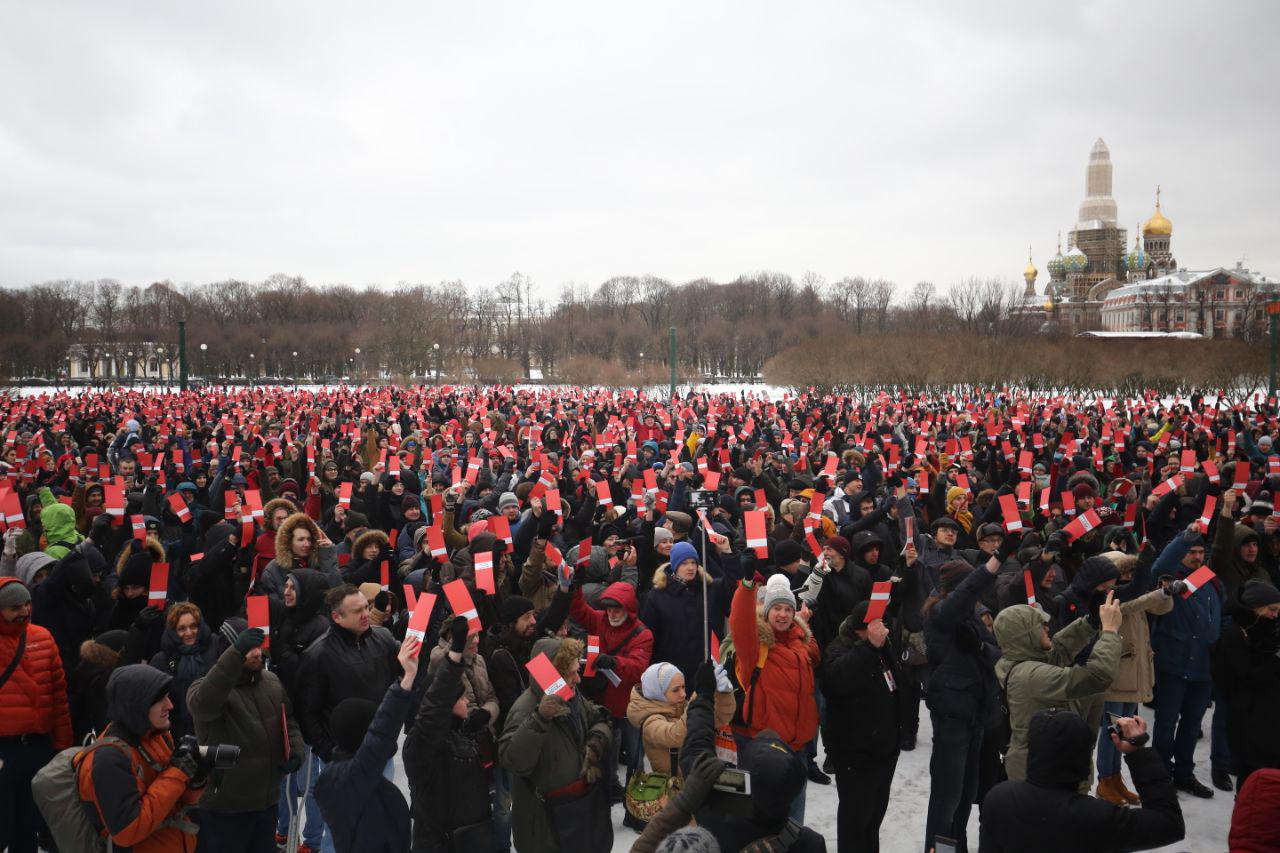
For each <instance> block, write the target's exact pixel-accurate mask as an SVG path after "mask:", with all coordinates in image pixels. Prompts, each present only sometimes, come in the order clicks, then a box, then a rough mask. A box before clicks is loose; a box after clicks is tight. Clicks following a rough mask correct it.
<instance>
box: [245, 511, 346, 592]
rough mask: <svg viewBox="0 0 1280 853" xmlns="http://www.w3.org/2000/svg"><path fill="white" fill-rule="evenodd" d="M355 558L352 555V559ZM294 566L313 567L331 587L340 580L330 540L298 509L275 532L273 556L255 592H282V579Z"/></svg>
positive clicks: (296, 567) (301, 567) (295, 567)
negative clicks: (327, 580)
mask: <svg viewBox="0 0 1280 853" xmlns="http://www.w3.org/2000/svg"><path fill="white" fill-rule="evenodd" d="M352 559H353V560H354V559H355V558H354V557H353V558H352ZM294 569H315V570H317V571H319V572H320V573H321V574H323V575H324V576H325V577H327V578H328V579H329V583H330V585H331V586H337V585H338V584H340V583H342V576H341V574H340V573H339V571H338V559H337V555H336V554H335V553H334V550H333V543H332V542H331V541H329V537H327V536H325V535H324V534H323V533H322V532H321V531H320V528H319V526H317V525H316V523H315V522H314V521H312V520H311V518H310V516H308V515H307V514H306V513H302V512H297V513H294V514H293V515H291V516H289V517H288V518H286V519H285V520H284V523H283V524H281V525H280V529H279V530H277V531H276V555H275V559H273V560H272V561H271V562H270V563H268V564H267V567H266V568H265V569H263V570H262V575H261V576H260V577H259V578H258V583H257V588H258V591H259V592H260V593H262V594H264V595H269V596H271V597H273V598H279V597H281V596H282V595H283V594H284V582H285V578H286V577H288V575H289V572H291V571H293V570H294Z"/></svg>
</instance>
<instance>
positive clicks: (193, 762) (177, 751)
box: [169, 737, 202, 781]
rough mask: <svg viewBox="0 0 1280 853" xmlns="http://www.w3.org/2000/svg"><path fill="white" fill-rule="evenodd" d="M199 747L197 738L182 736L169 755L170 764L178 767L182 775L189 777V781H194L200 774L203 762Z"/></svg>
mask: <svg viewBox="0 0 1280 853" xmlns="http://www.w3.org/2000/svg"><path fill="white" fill-rule="evenodd" d="M198 749H199V748H198V747H197V746H196V740H195V738H193V737H184V738H182V739H181V740H179V741H178V745H177V746H175V747H174V748H173V752H172V753H171V754H170V755H169V766H170V767H176V768H178V770H180V771H181V772H182V775H183V776H186V777H187V779H188V781H194V780H195V778H196V777H197V776H198V775H200V767H201V763H202V762H201V761H200V753H199V751H198Z"/></svg>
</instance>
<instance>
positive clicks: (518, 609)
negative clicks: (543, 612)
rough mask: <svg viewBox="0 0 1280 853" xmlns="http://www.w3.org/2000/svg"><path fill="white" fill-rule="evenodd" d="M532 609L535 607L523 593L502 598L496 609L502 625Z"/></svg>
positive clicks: (510, 622) (512, 621)
mask: <svg viewBox="0 0 1280 853" xmlns="http://www.w3.org/2000/svg"><path fill="white" fill-rule="evenodd" d="M533 609H535V608H534V606H533V602H532V601H530V600H529V599H527V598H525V597H524V596H523V595H512V596H508V597H507V598H505V599H503V601H502V606H501V607H500V608H499V609H498V621H499V622H501V623H502V624H504V625H511V624H513V623H514V622H515V621H516V620H517V619H519V618H520V617H521V616H523V615H525V614H526V613H528V612H529V611H530V610H533Z"/></svg>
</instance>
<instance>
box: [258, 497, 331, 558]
mask: <svg viewBox="0 0 1280 853" xmlns="http://www.w3.org/2000/svg"><path fill="white" fill-rule="evenodd" d="M264 509H265V508H264ZM299 527H306V528H308V529H309V530H310V531H311V542H312V550H311V553H312V554H314V553H315V552H316V549H317V548H318V547H319V544H318V543H319V542H320V536H321V534H320V528H319V527H318V526H317V525H316V523H315V522H314V521H312V520H311V516H309V515H307V514H306V513H305V512H295V513H294V514H293V515H291V516H289V517H288V518H286V519H285V520H284V524H281V525H280V529H279V530H277V531H276V564H277V565H279V566H280V568H282V569H291V568H295V566H294V560H293V549H292V548H290V547H289V546H290V544H291V543H292V542H293V531H294V530H297V529H298V528H299Z"/></svg>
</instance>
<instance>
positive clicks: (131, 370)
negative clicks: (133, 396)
mask: <svg viewBox="0 0 1280 853" xmlns="http://www.w3.org/2000/svg"><path fill="white" fill-rule="evenodd" d="M125 355H127V356H129V387H130V388H132V387H133V378H134V376H135V375H136V373H137V370H136V369H135V368H134V364H133V350H129V351H128V352H127V353H125Z"/></svg>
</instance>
